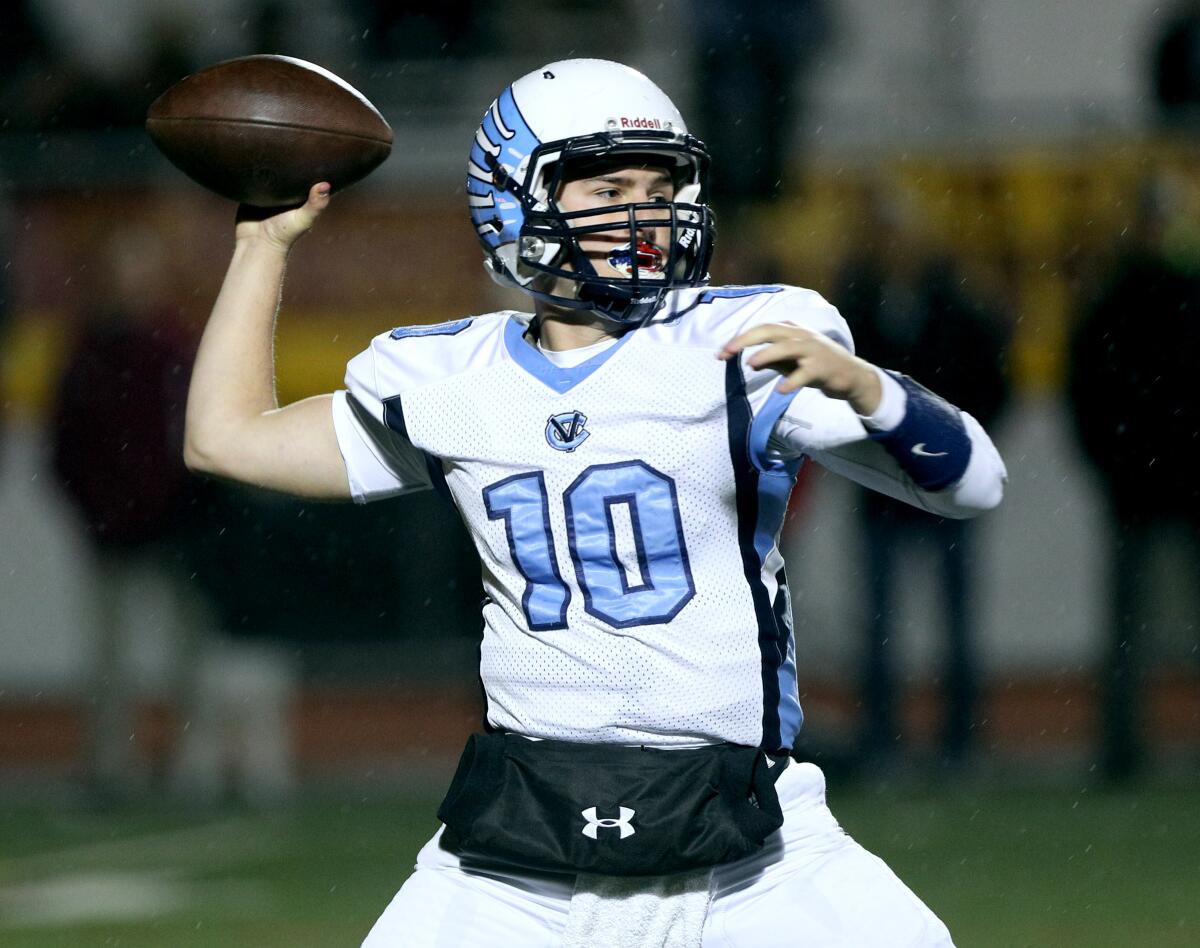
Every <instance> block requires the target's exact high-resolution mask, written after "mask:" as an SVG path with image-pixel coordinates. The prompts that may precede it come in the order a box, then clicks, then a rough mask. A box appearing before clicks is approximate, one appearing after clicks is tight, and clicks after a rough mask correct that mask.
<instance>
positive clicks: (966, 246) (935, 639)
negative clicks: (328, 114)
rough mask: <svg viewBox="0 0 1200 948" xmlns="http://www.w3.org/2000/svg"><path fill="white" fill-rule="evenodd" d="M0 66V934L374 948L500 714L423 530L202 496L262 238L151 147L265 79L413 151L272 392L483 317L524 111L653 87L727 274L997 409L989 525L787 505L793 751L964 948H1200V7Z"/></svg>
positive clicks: (911, 2)
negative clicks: (489, 259) (511, 134)
mask: <svg viewBox="0 0 1200 948" xmlns="http://www.w3.org/2000/svg"><path fill="white" fill-rule="evenodd" d="M8 9H9V13H8V14H6V16H5V21H4V23H3V24H0V49H2V51H3V59H2V61H3V62H4V69H3V75H2V78H0V183H2V187H0V263H2V266H0V406H2V408H0V943H3V944H5V945H43V944H45V945H50V944H55V945H68V944H69V945H77V944H122V945H161V944H172V945H191V944H196V945H201V944H204V945H207V944H214V945H216V944H221V945H231V944H236V945H241V944H255V945H268V944H281V945H282V944H287V945H306V944H314V945H315V944H356V943H357V942H358V940H360V939H361V937H362V936H363V934H365V932H366V931H367V929H368V928H369V926H370V924H371V922H372V921H373V919H374V918H375V917H376V916H377V915H378V913H379V912H380V911H381V910H382V908H383V906H384V905H385V904H386V901H387V899H388V898H390V895H391V894H392V892H394V890H395V889H396V888H398V886H399V885H400V883H401V882H402V881H403V879H404V877H405V876H406V875H407V873H408V872H409V871H410V868H411V863H412V858H413V856H414V854H415V852H416V849H417V848H418V847H419V845H420V844H421V843H422V842H423V841H424V839H425V838H427V836H428V835H429V833H431V832H432V830H433V828H434V827H435V825H436V823H435V818H434V809H435V807H436V803H437V800H438V799H439V794H440V792H441V790H442V789H443V788H444V786H445V784H446V783H447V781H448V779H449V776H450V773H451V772H452V768H453V764H454V761H455V759H456V757H457V754H458V752H459V750H460V748H461V745H462V741H463V740H464V739H465V737H466V735H467V734H469V733H470V732H471V730H473V729H474V728H476V727H477V726H478V724H479V721H480V716H481V713H482V706H481V700H480V690H479V686H478V682H477V678H476V667H475V666H476V660H477V651H478V640H479V620H478V607H479V599H480V591H479V581H478V567H477V563H476V560H475V556H474V553H473V551H472V549H471V547H470V544H469V541H468V540H467V538H466V536H465V533H464V531H463V529H462V527H461V524H460V522H459V520H458V517H457V515H456V514H455V513H454V512H453V510H452V509H451V508H450V507H449V506H447V505H445V504H444V502H443V501H441V500H440V499H439V498H437V497H435V496H434V495H432V494H429V495H417V496H414V497H409V498H401V499H398V500H395V501H388V502H383V503H378V504H373V505H371V506H369V507H367V508H359V507H354V506H352V505H346V506H337V505H330V506H323V505H315V504H306V503H300V502H298V501H294V500H290V499H287V498H282V497H279V496H275V495H269V494H264V493H260V492H255V491H249V490H246V489H242V488H236V487H231V486H229V485H222V484H218V483H214V482H206V481H201V480H198V479H195V478H192V477H191V476H189V475H188V474H187V472H186V471H185V470H184V469H183V468H182V465H181V463H180V461H179V450H180V431H181V422H182V409H183V399H184V395H185V392H186V385H187V377H188V371H189V366H190V362H191V357H192V354H193V352H194V348H195V344H196V340H197V336H198V332H199V330H200V329H201V327H202V325H203V321H204V319H205V317H206V315H207V312H208V310H209V308H210V306H211V304H212V301H213V299H214V298H215V295H216V292H217V289H218V287H219V285H220V280H221V276H222V274H223V271H224V268H225V266H226V264H227V262H228V257H229V254H230V252H231V249H232V222H233V210H234V208H233V206H232V205H231V204H228V203H227V202H224V201H223V200H222V199H220V198H217V197H215V196H213V195H210V194H208V193H206V192H204V191H202V190H201V189H200V188H199V187H198V186H196V185H194V184H192V183H191V182H190V181H188V180H187V179H186V178H184V177H183V176H182V174H181V173H179V172H178V171H176V170H175V169H174V168H172V167H171V166H170V165H169V164H168V163H167V162H166V161H165V159H163V158H162V157H161V156H160V155H159V154H158V153H157V152H156V151H155V149H154V147H153V146H152V144H151V143H150V141H149V139H148V138H147V137H146V135H145V133H144V132H143V130H142V128H141V123H142V121H143V120H144V116H145V111H146V108H147V106H148V105H149V103H150V102H151V101H153V99H154V98H156V97H157V96H158V95H159V94H160V93H161V92H162V91H163V90H164V89H165V88H166V87H167V86H168V85H170V84H171V83H172V82H174V81H176V80H177V79H179V78H181V77H183V76H184V75H186V74H188V73H190V72H192V71H195V70H196V69H199V68H201V67H203V66H205V65H208V64H211V63H213V62H215V61H218V60H221V59H226V58H230V57H233V56H240V55H245V54H249V53H255V52H277V53H285V54H288V55H293V56H298V57H300V58H304V59H308V60H312V61H315V62H317V63H320V64H321V65H323V66H325V67H327V68H329V69H331V70H333V71H334V72H336V73H338V74H339V75H341V76H342V77H344V78H345V79H346V80H348V81H349V82H350V83H352V84H353V85H355V86H356V87H357V88H359V89H360V90H361V91H362V92H363V93H364V94H366V95H367V96H368V97H369V98H370V99H371V100H372V101H373V102H374V103H375V105H376V106H377V107H378V108H379V110H380V111H381V112H382V113H383V115H384V116H385V118H387V120H388V121H389V122H390V123H391V124H392V126H393V128H394V130H395V134H396V145H395V148H394V151H393V153H392V156H391V157H390V159H389V160H388V161H387V162H386V163H385V164H384V165H383V166H382V167H381V168H380V169H379V170H378V171H377V172H375V173H374V174H373V175H372V176H371V177H370V178H369V179H367V180H366V181H364V182H362V183H360V184H359V185H356V186H355V187H354V188H353V189H351V190H349V191H348V192H347V193H345V194H344V195H339V196H337V198H336V200H335V202H334V206H333V209H332V211H331V212H330V213H329V214H327V215H326V216H325V217H324V218H323V219H322V221H321V225H320V227H319V228H318V229H317V231H316V232H315V233H314V234H313V235H311V236H310V237H308V238H307V239H306V240H305V241H304V242H303V243H302V244H301V245H299V247H298V249H297V251H296V253H295V255H294V257H293V266H292V269H291V272H290V274H289V278H288V283H287V287H286V290H285V296H284V308H283V315H282V318H281V322H280V331H279V340H278V358H279V366H278V385H279V391H280V397H281V400H283V401H291V400H294V399H297V398H300V397H304V396H306V395H309V394H313V393H317V392H324V391H329V390H332V389H334V388H337V387H340V385H341V378H342V374H343V369H344V365H345V362H346V360H347V359H348V358H349V357H350V356H352V355H354V354H355V353H356V352H358V351H359V350H360V349H362V348H363V347H364V346H365V344H366V342H367V340H368V339H369V338H370V337H371V336H372V335H374V334H376V333H378V332H381V331H383V330H386V329H389V328H391V327H393V326H397V325H404V324H415V323H432V322H439V321H443V320H447V319H452V318H456V317H459V316H462V315H464V314H470V313H477V312H486V311H489V310H491V309H494V308H497V307H499V306H503V305H514V306H521V305H522V304H521V302H520V301H519V300H518V299H514V298H512V297H507V296H504V295H503V294H502V292H501V291H500V290H498V289H497V288H496V287H495V286H494V285H493V284H492V283H491V281H490V280H488V279H487V277H486V276H485V275H484V272H483V269H482V266H481V259H480V254H479V252H478V250H477V246H476V243H475V239H474V237H473V235H472V233H471V230H470V227H469V225H468V222H467V218H466V213H465V204H464V198H463V180H464V169H465V160H466V152H467V149H468V146H469V143H470V141H471V139H472V136H473V134H474V130H475V128H476V125H477V123H478V121H479V118H480V116H481V115H482V113H483V111H484V109H485V108H486V107H487V106H488V104H489V103H490V102H491V100H492V99H493V98H494V97H495V95H496V94H497V93H498V92H499V91H500V90H501V89H502V88H503V86H504V85H505V84H506V83H507V82H509V81H511V80H512V79H513V78H516V77H517V76H519V75H522V74H524V73H525V72H528V71H529V70H531V69H533V68H535V67H537V66H540V65H542V64H543V63H545V62H549V61H552V60H555V59H562V58H568V57H572V56H598V57H604V58H612V59H618V60H621V61H624V62H627V63H629V64H630V65H633V66H635V67H637V68H640V69H641V70H642V71H644V72H645V73H647V74H648V75H649V76H650V77H651V78H653V79H654V80H655V81H656V82H657V83H658V84H659V85H660V86H662V87H663V88H664V89H665V90H666V92H667V93H668V94H669V95H670V96H672V98H673V99H674V100H675V101H676V103H677V104H678V105H679V106H680V108H681V110H682V111H683V113H684V115H685V116H686V117H687V118H688V121H689V125H690V127H691V129H692V131H693V132H695V133H696V134H697V135H699V136H700V137H701V138H703V139H704V140H706V141H707V142H708V144H709V146H710V150H711V152H712V154H713V160H714V180H713V197H712V202H713V204H714V206H715V208H716V214H717V220H718V227H719V237H718V245H717V247H718V249H717V255H716V262H715V264H714V280H715V281H716V282H731V283H757V282H788V283H794V284H798V285H802V286H807V287H812V288H814V289H817V290H819V291H820V292H821V293H823V294H824V295H825V296H826V297H827V298H829V299H830V300H831V301H832V302H833V303H834V304H835V305H837V306H838V307H839V308H840V309H841V311H842V313H843V315H845V316H846V318H847V320H848V321H849V322H850V325H851V327H852V329H853V331H854V333H855V337H856V340H857V343H858V349H859V352H860V354H862V355H863V356H864V357H866V358H868V359H870V360H872V361H875V362H878V363H880V364H883V365H886V366H888V367H892V368H896V369H900V370H902V371H905V372H908V373H909V374H910V375H912V376H914V377H915V378H916V379H917V380H918V381H921V382H923V383H924V384H926V385H928V386H929V387H930V388H933V389H934V390H935V391H938V392H939V393H941V394H943V395H945V396H946V397H948V398H950V399H951V400H953V401H955V402H956V403H958V404H959V405H961V406H962V407H964V408H966V409H967V410H969V411H971V412H972V413H973V414H975V415H976V417H978V418H980V419H981V420H982V421H984V422H985V424H986V425H987V426H988V428H989V430H990V431H991V432H992V434H993V436H994V437H995V439H996V441H997V443H998V444H999V446H1000V449H1001V451H1002V453H1003V455H1004V457H1005V459H1006V462H1007V464H1008V468H1009V474H1010V482H1009V490H1008V497H1007V500H1006V502H1005V504H1004V505H1003V506H1002V507H1001V509H999V510H998V511H996V512H994V513H991V514H989V515H987V516H985V517H983V518H982V519H981V520H979V521H976V522H971V523H968V524H962V523H957V522H943V521H939V520H937V519H936V518H933V517H929V516H926V515H924V514H912V513H910V512H909V511H907V510H905V509H901V508H898V507H896V506H895V505H893V504H890V503H886V502H882V501H880V500H879V499H878V498H874V497H868V496H865V495H864V494H863V492H861V491H859V490H858V489H856V488H855V487H854V486H853V485H850V484H848V483H845V482H840V481H838V480H837V479H835V478H833V477H827V476H824V475H822V474H821V473H820V472H819V471H811V470H809V471H806V472H805V475H804V476H802V479H801V482H800V484H799V485H798V488H797V491H796V493H795V495H794V497H793V501H792V511H791V516H790V518H789V520H788V523H787V525H786V527H785V538H784V543H785V552H786V553H787V555H788V557H789V559H788V562H789V567H790V577H791V586H792V589H793V590H794V602H793V605H794V609H795V619H796V625H797V643H798V655H799V662H798V664H799V676H800V684H801V691H802V698H803V703H804V707H805V712H806V724H805V732H804V741H805V742H804V745H803V748H802V752H803V753H804V754H805V755H807V756H808V757H810V758H811V759H813V760H815V761H817V762H818V763H820V764H822V765H823V766H824V767H825V769H826V771H827V773H828V775H829V780H830V797H831V805H832V807H833V810H834V812H835V814H837V815H838V816H839V817H840V818H841V819H842V821H843V823H844V824H845V825H846V827H847V829H848V830H849V831H850V832H851V833H853V834H854V835H855V836H856V837H858V838H860V839H861V840H862V841H863V842H864V843H865V844H867V845H868V846H869V847H871V848H872V849H874V850H875V851H877V852H878V853H879V854H880V855H882V856H884V858H885V859H887V860H888V861H889V863H891V864H892V865H893V867H894V868H896V870H897V871H898V873H899V874H900V875H901V877H902V878H904V879H905V880H906V881H908V882H909V883H910V885H912V886H913V888H914V889H916V891H917V892H918V893H919V894H921V895H922V896H923V897H924V898H925V899H926V900H927V901H928V902H929V903H930V904H931V905H932V906H933V908H934V909H935V910H936V911H938V912H939V914H941V915H942V917H943V918H945V919H946V921H947V922H948V924H949V925H950V927H951V930H952V931H953V932H955V933H956V938H957V940H958V943H959V944H962V945H974V944H980V945H983V944H993V945H1018V944H1019V945H1141V944H1146V945H1151V944H1152V945H1185V944H1187V945H1194V944H1197V943H1200V911H1198V910H1197V906H1198V905H1200V856H1198V855H1197V853H1200V820H1197V818H1196V816H1195V814H1196V812H1197V809H1198V804H1200V630H1198V626H1197V614H1198V611H1200V497H1198V492H1200V486H1198V484H1200V481H1198V477H1197V473H1196V472H1197V471H1200V397H1197V393H1196V389H1195V381H1194V379H1195V374H1196V371H1197V368H1198V367H1200V321H1198V316H1200V203H1198V200H1200V191H1198V188H1200V160H1198V158H1197V148H1198V146H1200V3H1192V2H1174V3H1171V2H1162V0H1060V2H1058V3H1052V4H1048V3H1044V2H1034V0H903V2H896V3H888V4H880V3H876V2H873V0H773V2H767V0H744V2H723V0H692V2H687V0H662V2H658V3H654V4H638V3H631V2H627V0H605V2H585V0H576V2H548V0H530V2H514V0H495V2H491V3H486V4H485V3H480V2H475V0H442V2H440V3H421V2H408V3H405V2H387V0H341V2H335V0H309V2H292V3H289V2H284V0H259V2H255V0H207V2H205V3H200V2H192V0H170V2H167V0H109V2H106V3H104V4H95V3H86V2H81V0H16V2H14V3H12V4H10V5H9V7H8Z"/></svg>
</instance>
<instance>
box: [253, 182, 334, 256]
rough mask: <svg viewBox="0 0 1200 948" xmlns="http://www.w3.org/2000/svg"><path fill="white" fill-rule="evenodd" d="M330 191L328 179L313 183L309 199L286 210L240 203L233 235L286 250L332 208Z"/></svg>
mask: <svg viewBox="0 0 1200 948" xmlns="http://www.w3.org/2000/svg"><path fill="white" fill-rule="evenodd" d="M329 191H330V188H329V182H327V181H322V182H320V183H319V184H314V185H313V186H312V187H311V188H309V190H308V200H307V201H305V202H304V203H303V204H301V205H300V206H299V207H293V208H290V209H288V210H285V211H280V209H279V208H277V207H254V206H253V205H250V204H241V205H239V206H238V210H237V229H236V230H235V231H234V236H235V237H236V239H237V240H238V241H244V240H256V239H262V240H265V241H267V242H268V243H270V244H273V245H274V246H276V247H277V248H278V249H280V250H282V251H284V252H285V253H286V252H287V251H288V250H290V249H291V247H292V244H294V243H295V242H296V241H297V240H298V239H299V238H300V237H301V236H302V235H303V234H304V233H305V232H306V231H308V230H309V228H311V227H312V225H313V224H314V223H316V220H317V218H318V217H320V216H321V212H322V211H324V210H325V208H327V207H329V200H330V198H329Z"/></svg>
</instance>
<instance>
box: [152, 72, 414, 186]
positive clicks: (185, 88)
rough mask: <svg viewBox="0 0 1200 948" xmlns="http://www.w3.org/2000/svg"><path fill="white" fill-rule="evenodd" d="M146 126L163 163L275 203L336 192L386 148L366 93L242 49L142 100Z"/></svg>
mask: <svg viewBox="0 0 1200 948" xmlns="http://www.w3.org/2000/svg"><path fill="white" fill-rule="evenodd" d="M146 131H148V132H149V133H150V137H151V138H153V139H154V143H155V144H156V145H157V146H158V147H159V148H160V149H161V150H162V152H163V154H164V155H166V156H167V158H169V159H170V160H171V162H172V163H173V164H174V165H175V166H176V167H177V168H179V169H180V170H181V171H183V172H184V173H186V174H187V175H188V176H189V177H191V178H192V179H194V180H195V181H197V182H199V183H200V184H202V185H204V186H205V187H206V188H209V189H210V190H212V191H216V192H217V194H220V195H223V196H224V197H227V198H231V199H232V200H234V201H239V202H241V203H244V204H255V205H258V206H259V207H279V206H282V205H285V204H298V203H301V202H303V201H304V199H305V197H306V196H307V194H308V189H309V188H310V187H312V185H314V184H316V183H317V182H318V181H328V182H329V183H330V184H331V185H333V189H334V190H335V191H336V190H338V189H339V188H344V187H346V186H347V185H349V184H353V183H354V182H355V181H358V180H359V179H360V178H362V177H364V176H365V175H367V174H369V173H370V172H371V171H373V170H374V169H375V168H376V167H378V166H379V164H380V163H381V162H382V161H383V160H384V159H385V158H386V157H387V156H388V154H389V153H390V152H391V150H392V129H391V127H390V126H389V125H388V123H387V122H386V121H384V119H383V116H382V115H380V114H379V111H378V110H377V109H376V108H375V106H373V105H372V104H371V103H370V102H368V101H367V99H366V97H365V96H363V95H362V93H360V92H359V91H358V90H357V89H355V88H354V87H353V86H351V85H350V84H349V83H347V82H344V81H343V80H341V79H339V78H338V77H337V76H335V75H334V74H333V73H331V72H329V71H328V70H326V69H322V68H321V67H320V66H315V65H313V64H312V63H307V62H304V61H303V60H301V59H292V58H291V57H289V56H243V57H242V58H240V59H230V60H227V61H226V62H222V63H217V64H216V65H215V66H209V67H208V68H207V69H202V70H200V71H199V72H197V73H193V74H192V75H190V76H188V77H186V78H184V79H181V80H180V81H179V82H177V83H175V85H173V86H171V88H169V89H168V90H167V91H166V92H164V93H163V94H162V95H161V96H159V97H158V98H157V99H156V100H155V101H154V103H153V104H152V105H151V106H150V111H149V113H148V115H147V117H146Z"/></svg>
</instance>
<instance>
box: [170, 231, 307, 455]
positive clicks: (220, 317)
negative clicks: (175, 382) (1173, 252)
mask: <svg viewBox="0 0 1200 948" xmlns="http://www.w3.org/2000/svg"><path fill="white" fill-rule="evenodd" d="M286 263H287V250H286V249H285V248H283V247H282V246H280V245H279V244H277V243H276V242H273V241H271V240H267V239H262V238H250V239H242V240H239V241H238V242H237V245H236V246H235V248H234V252H233V259H232V261H231V262H230V264H229V270H228V271H227V272H226V274H225V280H224V283H223V284H222V285H221V291H220V293H219V295H218V296H217V301H216V303H215V304H214V305H213V310H212V314H211V315H210V316H209V320H208V324H207V325H206V326H205V329H204V335H203V337H202V338H201V341H200V349H199V351H198V353H197V355H196V364H195V368H194V369H193V371H192V380H191V387H190V389H189V391H188V405H187V421H186V429H185V438H184V457H185V460H186V461H187V464H188V466H189V467H192V468H193V469H196V470H203V471H209V472H212V473H222V474H227V475H230V476H237V475H236V471H235V472H232V474H231V472H230V471H228V468H229V466H230V458H235V457H237V456H238V455H240V454H242V453H245V452H246V451H247V450H248V449H249V448H251V447H252V445H251V444H249V441H250V439H252V438H253V437H254V434H253V424H254V422H255V420H256V419H260V418H261V417H262V416H263V415H264V414H265V413H266V412H269V411H271V410H272V409H274V408H276V407H277V401H276V396H275V366H274V337H275V315H276V312H277V310H278V308H279V296H280V290H281V287H282V285H283V274H284V269H285V266H286Z"/></svg>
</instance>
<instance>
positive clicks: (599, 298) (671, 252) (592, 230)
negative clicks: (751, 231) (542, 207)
mask: <svg viewBox="0 0 1200 948" xmlns="http://www.w3.org/2000/svg"><path fill="white" fill-rule="evenodd" d="M618 212H621V213H623V214H624V216H625V219H624V220H613V217H614V215H615V214H616V213H618ZM600 218H605V220H603V221H601V220H599V219H600ZM664 229H665V230H668V231H669V236H668V238H667V241H666V244H665V246H662V247H658V248H657V249H658V250H659V251H661V252H663V253H664V254H665V259H664V260H662V261H661V263H660V264H658V265H656V266H655V267H653V268H651V267H642V266H639V258H638V253H637V250H638V247H639V245H640V244H641V243H642V241H641V240H640V234H641V233H643V232H645V231H648V230H664ZM593 234H603V235H604V236H605V237H608V238H611V240H612V243H613V247H614V249H615V248H617V247H619V246H625V247H628V248H629V254H630V273H629V276H628V277H621V276H617V275H613V274H603V275H602V274H598V273H597V272H596V269H595V267H594V266H593V265H592V261H591V260H590V259H589V258H588V255H587V254H586V253H584V251H583V249H582V248H581V247H580V245H579V240H580V238H583V237H587V236H590V235H593ZM521 235H522V236H521V243H520V247H519V250H518V253H519V254H520V255H521V262H522V264H523V265H524V266H526V267H528V268H530V269H532V270H537V271H539V272H541V273H544V274H546V276H547V277H548V278H553V279H567V280H570V281H572V282H573V283H575V284H577V285H578V287H579V289H578V296H577V297H559V296H554V295H551V294H549V293H545V294H543V298H544V299H546V300H547V301H548V302H553V303H557V304H559V305H564V306H568V307H570V308H575V309H594V310H597V311H599V312H601V313H603V314H604V315H606V316H609V317H610V318H614V319H618V320H620V321H622V322H624V321H633V320H637V321H640V320H641V319H644V318H645V316H646V314H647V309H648V310H649V311H650V312H653V310H655V309H657V308H658V305H659V304H660V303H661V302H662V299H663V297H664V296H665V295H666V294H667V293H668V292H669V291H671V290H677V289H681V288H685V287H694V286H704V285H705V284H706V283H707V282H708V263H709V260H710V259H711V257H712V235H713V222H712V212H711V211H710V210H709V208H708V207H707V206H705V205H703V204H683V203H674V202H671V203H665V202H658V201H651V202H644V203H637V204H621V205H617V206H615V207H601V208H589V209H587V210H583V211H546V212H538V211H534V212H532V213H530V214H527V215H526V217H525V225H524V226H523V227H522V228H521ZM548 243H553V244H556V245H557V246H559V247H561V248H562V252H560V253H559V254H557V255H556V256H555V257H553V258H552V259H551V260H550V261H548V262H546V263H543V262H541V259H542V257H543V253H544V248H545V246H546V244H548ZM626 309H629V310H631V311H632V310H636V311H637V312H636V314H634V313H633V312H631V313H630V315H628V316H626V315H624V310H626Z"/></svg>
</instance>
